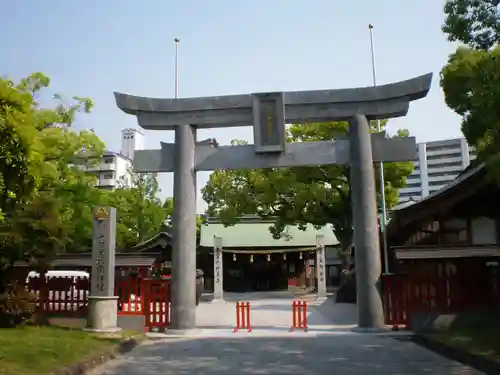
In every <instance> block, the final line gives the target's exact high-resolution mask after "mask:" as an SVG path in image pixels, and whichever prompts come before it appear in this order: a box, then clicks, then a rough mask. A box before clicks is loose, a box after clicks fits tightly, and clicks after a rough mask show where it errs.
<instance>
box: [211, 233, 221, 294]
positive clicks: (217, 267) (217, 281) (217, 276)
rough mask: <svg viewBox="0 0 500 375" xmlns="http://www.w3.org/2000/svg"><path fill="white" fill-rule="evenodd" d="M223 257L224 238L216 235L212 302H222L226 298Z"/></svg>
mask: <svg viewBox="0 0 500 375" xmlns="http://www.w3.org/2000/svg"><path fill="white" fill-rule="evenodd" d="M222 259H223V258H222V238H221V237H217V236H214V297H213V300H212V302H222V301H223V300H224V289H223V281H224V280H223V279H224V269H223V267H224V265H223V260H222Z"/></svg>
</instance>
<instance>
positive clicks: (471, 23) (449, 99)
mask: <svg viewBox="0 0 500 375" xmlns="http://www.w3.org/2000/svg"><path fill="white" fill-rule="evenodd" d="M444 10H445V14H446V19H445V24H444V25H443V31H444V32H445V33H446V34H447V35H448V39H449V40H450V41H459V42H462V43H464V44H466V45H467V46H466V47H465V46H461V47H458V48H457V50H456V52H455V53H453V54H452V55H450V57H449V59H448V63H447V65H446V66H445V67H444V68H443V69H442V71H441V87H442V88H443V91H444V94H445V100H446V104H447V105H448V106H449V107H450V108H451V109H452V110H453V111H455V112H456V113H457V114H459V115H460V116H461V117H462V132H463V134H464V136H465V137H466V139H467V141H468V142H469V144H470V145H472V146H474V148H475V149H476V151H477V153H478V157H479V159H480V160H482V161H488V162H491V165H492V166H493V169H494V170H497V172H495V174H500V173H498V171H500V160H497V159H499V156H498V155H497V154H498V150H499V149H500V112H499V110H498V109H499V108H500V44H499V42H500V0H448V1H447V2H446V5H445V7H444Z"/></svg>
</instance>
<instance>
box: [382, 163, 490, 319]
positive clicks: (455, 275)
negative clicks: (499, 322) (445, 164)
mask: <svg viewBox="0 0 500 375" xmlns="http://www.w3.org/2000/svg"><path fill="white" fill-rule="evenodd" d="M487 169H488V168H487V167H486V166H485V165H484V164H481V165H476V166H471V167H469V168H468V169H467V170H465V171H464V172H463V173H462V174H461V175H459V176H458V177H457V178H456V180H454V181H453V182H452V183H450V184H449V185H448V186H446V187H445V188H443V189H441V190H439V191H437V192H436V193H434V194H431V195H430V196H428V197H427V198H425V199H423V200H422V201H420V202H418V203H415V204H413V205H410V206H407V207H404V208H401V209H399V210H396V211H394V212H393V214H392V219H391V221H390V223H389V224H388V226H387V236H388V241H389V245H390V250H391V251H390V256H391V258H392V259H391V265H392V267H391V271H392V272H394V273H395V274H396V275H402V276H405V277H406V280H407V281H408V282H409V283H411V288H410V289H409V290H410V293H411V295H410V296H409V298H410V300H411V306H412V309H414V310H415V309H436V310H441V311H460V310H463V309H469V308H482V307H491V306H494V305H497V304H498V302H500V298H499V297H500V293H499V287H498V286H499V283H498V281H499V277H498V276H499V275H498V270H499V267H498V265H499V260H500V187H499V185H497V184H496V183H494V182H493V180H492V179H491V177H490V176H489V174H488V170H487Z"/></svg>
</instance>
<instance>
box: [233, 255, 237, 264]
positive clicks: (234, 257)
mask: <svg viewBox="0 0 500 375" xmlns="http://www.w3.org/2000/svg"><path fill="white" fill-rule="evenodd" d="M233 262H236V254H234V253H233Z"/></svg>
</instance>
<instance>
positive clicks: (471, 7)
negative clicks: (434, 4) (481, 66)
mask: <svg viewBox="0 0 500 375" xmlns="http://www.w3.org/2000/svg"><path fill="white" fill-rule="evenodd" d="M444 12H445V15H446V18H445V23H444V25H443V27H442V30H443V32H444V33H445V34H446V35H447V36H448V40H449V41H450V42H455V41H458V42H461V43H463V44H466V45H468V46H469V47H471V48H473V49H479V50H489V49H490V48H492V47H494V46H495V45H497V44H498V43H499V42H500V0H447V1H446V3H445V5H444Z"/></svg>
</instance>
